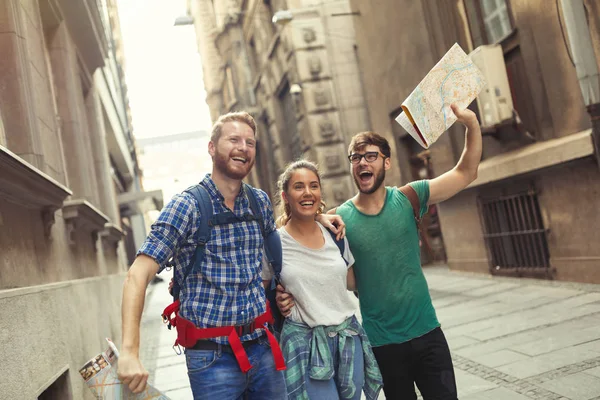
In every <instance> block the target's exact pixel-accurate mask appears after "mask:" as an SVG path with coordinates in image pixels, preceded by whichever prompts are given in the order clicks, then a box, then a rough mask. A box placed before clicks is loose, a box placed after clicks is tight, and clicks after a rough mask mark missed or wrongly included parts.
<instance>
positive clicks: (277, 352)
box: [263, 327, 286, 371]
mask: <svg viewBox="0 0 600 400" xmlns="http://www.w3.org/2000/svg"><path fill="white" fill-rule="evenodd" d="M263 329H264V331H265V332H266V333H267V338H269V344H270V345H271V352H272V353H273V360H275V369H276V370H277V371H285V368H286V367H285V359H284V358H283V352H282V351H281V347H279V342H277V339H275V336H274V335H273V334H272V333H271V331H270V330H268V329H267V328H266V327H263Z"/></svg>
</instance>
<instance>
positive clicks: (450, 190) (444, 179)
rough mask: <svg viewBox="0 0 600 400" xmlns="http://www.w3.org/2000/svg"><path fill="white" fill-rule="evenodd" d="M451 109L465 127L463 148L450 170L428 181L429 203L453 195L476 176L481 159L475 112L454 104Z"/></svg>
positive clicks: (479, 132)
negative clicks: (461, 108) (459, 107)
mask: <svg viewBox="0 0 600 400" xmlns="http://www.w3.org/2000/svg"><path fill="white" fill-rule="evenodd" d="M452 111H453V112H454V115H456V117H457V118H458V121H459V122H461V123H463V124H464V125H465V127H466V128H467V131H466V133H465V148H464V150H463V153H462V155H461V157H460V160H458V163H457V164H456V166H455V167H454V168H452V169H451V170H450V171H448V172H446V173H445V174H442V175H440V176H438V177H437V178H434V179H432V180H430V181H429V204H437V203H439V202H442V201H444V200H446V199H449V198H450V197H452V196H454V195H455V194H457V193H458V192H460V191H461V190H463V189H464V188H466V187H467V186H469V184H470V183H471V182H473V181H474V180H475V179H476V178H477V168H478V167H479V161H481V149H482V144H481V143H482V139H481V127H480V126H479V122H478V121H477V116H476V115H475V113H474V112H473V111H471V110H469V109H465V110H462V111H461V110H459V109H458V108H457V107H456V106H455V105H454V104H453V105H452Z"/></svg>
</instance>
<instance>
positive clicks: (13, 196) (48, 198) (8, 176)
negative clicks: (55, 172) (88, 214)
mask: <svg viewBox="0 0 600 400" xmlns="http://www.w3.org/2000/svg"><path fill="white" fill-rule="evenodd" d="M0 171H2V173H1V174H0V197H3V198H5V199H7V200H8V201H10V202H13V203H16V204H19V205H22V206H24V207H29V208H35V209H40V210H42V218H43V220H44V232H45V234H46V236H49V234H50V228H52V225H53V224H54V212H55V211H56V210H57V209H59V208H61V207H62V205H63V202H64V200H65V199H66V198H67V197H68V196H70V195H72V194H73V192H71V190H69V189H68V188H67V187H66V186H64V185H62V184H60V183H59V182H57V181H56V180H54V179H52V178H51V177H50V176H48V175H46V174H45V173H43V172H42V171H40V170H39V169H37V168H35V167H34V166H33V165H31V164H29V163H28V162H26V161H24V160H23V159H21V157H19V156H17V155H16V154H14V153H13V152H11V151H10V150H8V149H7V148H5V147H3V146H0Z"/></svg>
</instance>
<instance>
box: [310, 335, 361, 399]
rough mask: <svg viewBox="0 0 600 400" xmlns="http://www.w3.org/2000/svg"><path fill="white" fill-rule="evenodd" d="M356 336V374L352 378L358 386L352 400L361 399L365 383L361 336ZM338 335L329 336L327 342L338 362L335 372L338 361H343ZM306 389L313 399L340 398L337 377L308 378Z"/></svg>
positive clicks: (336, 370)
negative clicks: (322, 379) (324, 379)
mask: <svg viewBox="0 0 600 400" xmlns="http://www.w3.org/2000/svg"><path fill="white" fill-rule="evenodd" d="M353 338H354V349H355V350H354V374H353V375H352V380H353V381H354V385H355V387H356V394H355V395H354V397H353V398H352V400H359V399H360V397H361V395H362V387H363V385H364V383H365V359H364V355H363V349H362V344H361V341H360V336H353ZM337 340H338V338H337V337H328V338H327V343H328V344H329V349H330V351H331V355H332V357H333V359H334V360H335V362H336V365H335V374H336V375H337V372H338V363H339V362H341V360H340V359H339V354H338V348H337V345H336V343H337ZM306 391H307V392H308V398H309V399H311V400H338V399H339V398H340V396H339V395H338V390H337V386H336V383H335V377H333V378H331V379H330V380H328V381H317V380H315V379H308V381H307V382H306Z"/></svg>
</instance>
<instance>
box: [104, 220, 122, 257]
mask: <svg viewBox="0 0 600 400" xmlns="http://www.w3.org/2000/svg"><path fill="white" fill-rule="evenodd" d="M98 236H99V237H100V239H102V245H103V246H104V250H105V252H108V251H113V252H116V251H117V248H118V246H119V242H120V241H121V239H123V237H125V232H123V230H122V229H121V228H119V227H118V226H117V225H115V224H113V223H112V222H108V223H106V224H105V225H104V230H103V231H101V232H100V233H99V234H98Z"/></svg>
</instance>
